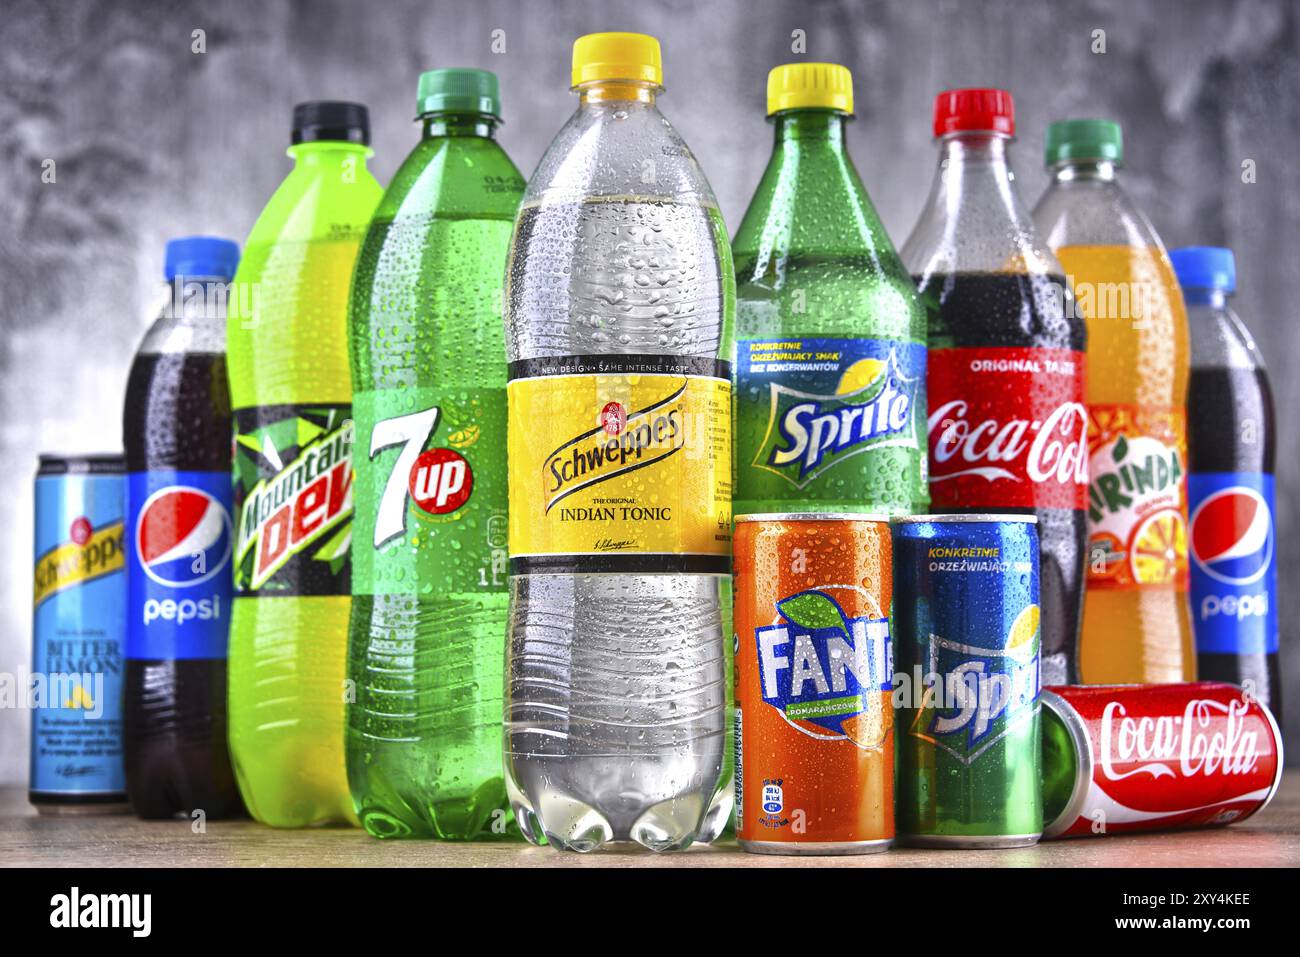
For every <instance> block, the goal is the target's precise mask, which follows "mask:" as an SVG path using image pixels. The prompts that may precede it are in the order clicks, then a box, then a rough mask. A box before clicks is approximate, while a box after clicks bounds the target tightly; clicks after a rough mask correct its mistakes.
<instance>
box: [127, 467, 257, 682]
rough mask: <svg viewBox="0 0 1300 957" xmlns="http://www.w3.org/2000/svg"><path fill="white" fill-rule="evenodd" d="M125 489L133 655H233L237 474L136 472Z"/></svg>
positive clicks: (129, 642) (154, 657) (129, 651)
mask: <svg viewBox="0 0 1300 957" xmlns="http://www.w3.org/2000/svg"><path fill="white" fill-rule="evenodd" d="M126 488H127V491H126V501H127V516H126V522H127V529H128V530H129V533H128V534H127V535H126V553H127V567H128V568H129V570H130V571H129V573H128V574H127V576H126V584H127V602H126V616H127V617H126V657H128V658H136V659H146V660H159V659H170V658H224V657H226V639H227V636H228V633H229V628H230V597H231V583H230V556H231V551H232V547H233V541H234V530H233V528H232V525H231V519H230V502H231V489H230V477H229V476H228V475H227V474H226V473H225V472H188V471H164V470H158V471H149V472H132V473H130V474H129V475H127V477H126Z"/></svg>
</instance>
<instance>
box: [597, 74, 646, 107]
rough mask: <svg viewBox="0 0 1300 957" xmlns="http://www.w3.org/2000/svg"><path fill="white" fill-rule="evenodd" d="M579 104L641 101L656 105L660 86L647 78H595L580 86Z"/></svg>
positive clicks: (643, 103)
mask: <svg viewBox="0 0 1300 957" xmlns="http://www.w3.org/2000/svg"><path fill="white" fill-rule="evenodd" d="M577 89H578V106H579V107H584V106H589V105H592V104H597V103H615V102H617V103H639V104H642V105H644V106H654V104H655V97H656V96H658V95H659V90H660V89H661V88H660V87H658V86H656V85H655V84H653V83H650V82H648V81H645V80H593V81H592V82H590V83H584V84H582V85H581V86H579V87H578V88H577Z"/></svg>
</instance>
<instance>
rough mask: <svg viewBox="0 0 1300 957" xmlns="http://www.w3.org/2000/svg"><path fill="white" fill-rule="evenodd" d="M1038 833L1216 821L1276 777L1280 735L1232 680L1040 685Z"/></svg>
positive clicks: (1258, 804)
mask: <svg viewBox="0 0 1300 957" xmlns="http://www.w3.org/2000/svg"><path fill="white" fill-rule="evenodd" d="M1042 701H1043V718H1042V728H1043V731H1042V734H1043V762H1042V769H1043V820H1044V822H1045V826H1044V828H1043V837H1045V838H1051V837H1078V836H1083V835H1090V834H1127V833H1131V832H1133V831H1153V830H1161V829H1167V828H1184V827H1215V826H1220V825H1224V824H1231V823H1232V822H1233V821H1240V820H1242V819H1244V818H1247V817H1249V816H1250V815H1252V814H1254V813H1255V812H1256V811H1258V810H1259V809H1260V808H1262V807H1263V806H1264V805H1266V804H1268V802H1269V801H1270V800H1271V799H1272V797H1273V795H1274V794H1276V793H1277V788H1278V784H1279V783H1281V780H1282V735H1281V732H1279V731H1278V727H1277V722H1276V721H1275V720H1274V719H1273V715H1272V714H1270V713H1269V710H1268V708H1266V707H1264V706H1263V705H1262V704H1260V703H1259V702H1258V701H1256V700H1255V699H1254V698H1251V697H1249V696H1248V695H1247V694H1246V692H1245V691H1243V690H1242V689H1241V688H1239V687H1237V686H1236V685H1231V684H1224V683H1221V682H1215V681H1201V682H1193V683H1189V684H1172V685H1079V686H1072V685H1060V686H1056V687H1052V688H1044V689H1043V698H1042Z"/></svg>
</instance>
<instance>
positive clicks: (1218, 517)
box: [1191, 485, 1273, 585]
mask: <svg viewBox="0 0 1300 957" xmlns="http://www.w3.org/2000/svg"><path fill="white" fill-rule="evenodd" d="M1191 524H1192V528H1191V553H1192V559H1193V560H1194V561H1195V562H1196V565H1197V567H1198V568H1200V570H1201V571H1203V572H1205V574H1207V575H1209V576H1210V577H1211V578H1213V579H1214V580H1215V581H1218V582H1223V583H1224V584H1227V585H1249V584H1251V583H1252V582H1256V581H1259V579H1261V578H1263V577H1264V573H1265V572H1266V571H1268V566H1269V563H1270V562H1272V560H1273V516H1272V514H1271V513H1270V512H1269V508H1268V502H1266V501H1265V500H1264V497H1263V496H1262V495H1260V494H1259V492H1257V491H1255V490H1254V489H1252V488H1247V487H1245V486H1241V485H1237V486H1234V487H1232V488H1225V489H1220V490H1219V491H1217V492H1214V493H1213V494H1211V495H1209V496H1207V497H1206V498H1205V500H1204V501H1202V502H1201V504H1200V505H1199V506H1197V508H1196V511H1195V512H1193V513H1192V523H1191Z"/></svg>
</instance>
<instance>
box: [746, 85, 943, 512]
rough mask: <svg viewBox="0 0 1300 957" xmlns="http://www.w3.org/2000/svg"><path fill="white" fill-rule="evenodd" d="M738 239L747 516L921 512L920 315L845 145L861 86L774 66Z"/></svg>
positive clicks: (922, 323) (922, 330)
mask: <svg viewBox="0 0 1300 957" xmlns="http://www.w3.org/2000/svg"><path fill="white" fill-rule="evenodd" d="M767 112H768V116H769V117H771V119H772V122H773V124H774V126H775V128H776V145H775V148H774V149H773V152H772V159H771V161H770V162H769V163H768V166H767V170H766V172H764V174H763V179H762V181H761V182H760V183H759V186H758V191H757V193H756V194H755V195H754V199H753V201H752V202H751V203H750V206H749V210H748V212H746V213H745V218H744V220H743V221H742V222H741V224H740V230H739V232H737V234H736V241H735V245H734V248H735V255H736V281H737V289H736V295H737V304H736V357H735V363H734V373H735V378H736V392H735V402H736V492H735V496H734V509H735V512H736V514H737V515H740V514H744V513H755V512H759V513H763V512H789V511H813V512H828V511H833V512H844V511H860V512H887V513H900V512H913V511H924V510H925V507H926V505H927V503H928V502H929V497H928V495H927V492H926V468H925V414H926V409H925V313H924V311H923V310H922V308H921V306H920V303H919V301H918V300H917V297H916V292H915V289H914V287H913V285H912V281H911V278H910V277H909V276H908V274H907V272H906V270H905V269H904V268H903V264H902V263H901V261H900V260H899V258H898V254H897V253H896V252H895V251H894V246H893V244H892V243H891V242H890V241H889V237H888V236H887V235H886V234H885V230H884V227H883V226H882V225H881V224H880V220H879V218H878V217H877V216H876V211H875V210H874V209H873V208H872V206H871V200H870V199H868V198H867V193H866V190H865V189H864V188H863V186H862V182H861V181H860V180H859V179H858V174H857V171H856V170H855V169H854V168H853V161H852V160H851V159H850V158H849V155H848V152H847V150H846V149H845V144H844V131H845V125H846V123H847V121H848V120H849V119H850V118H851V116H852V113H853V80H852V77H851V76H850V74H849V71H848V70H847V69H845V68H844V67H842V66H838V65H836V64H834V63H793V64H787V65H785V66H779V67H777V68H775V69H774V70H772V72H771V73H770V74H769V75H768V80H767Z"/></svg>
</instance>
